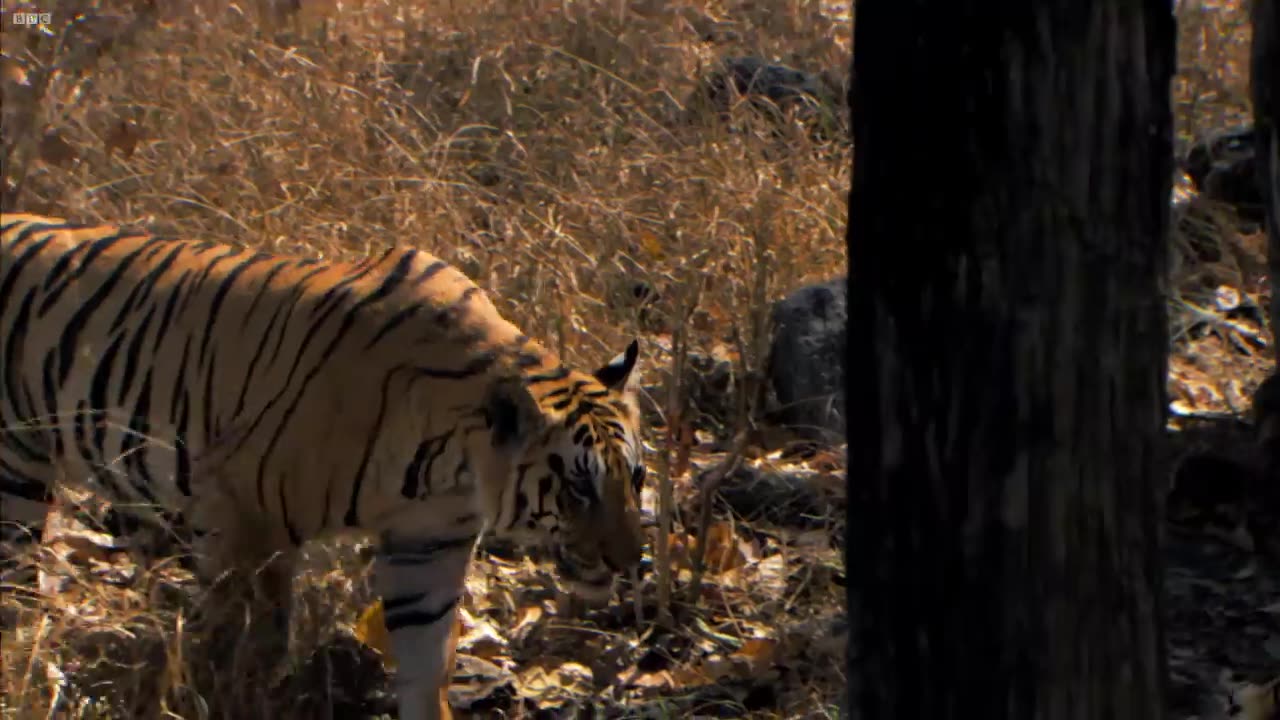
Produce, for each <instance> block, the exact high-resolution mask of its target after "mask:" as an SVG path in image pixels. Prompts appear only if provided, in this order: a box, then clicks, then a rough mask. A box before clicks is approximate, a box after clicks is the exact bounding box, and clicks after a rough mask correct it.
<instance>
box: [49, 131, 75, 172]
mask: <svg viewBox="0 0 1280 720" xmlns="http://www.w3.org/2000/svg"><path fill="white" fill-rule="evenodd" d="M40 159H41V160H43V161H45V162H46V163H48V164H50V165H53V166H55V167H62V166H63V165H69V164H71V162H72V161H74V160H75V159H76V151H75V148H73V147H71V143H69V142H67V139H66V138H64V137H63V136H62V133H61V132H60V131H58V130H55V129H52V128H50V129H49V130H46V131H45V133H44V136H43V137H41V138H40Z"/></svg>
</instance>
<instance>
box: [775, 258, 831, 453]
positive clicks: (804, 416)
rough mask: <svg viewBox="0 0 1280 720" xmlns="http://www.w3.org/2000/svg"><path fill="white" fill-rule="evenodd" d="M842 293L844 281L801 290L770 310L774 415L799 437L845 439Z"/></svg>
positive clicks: (811, 286)
mask: <svg viewBox="0 0 1280 720" xmlns="http://www.w3.org/2000/svg"><path fill="white" fill-rule="evenodd" d="M846 303H847V290H846V281H845V279H844V278H839V279H836V280H831V281H829V282H826V283H822V284H819V285H810V286H808V287H803V288H800V289H799V290H796V291H795V292H793V293H792V294H791V295H788V296H787V297H785V298H783V299H782V300H780V301H778V302H777V303H776V304H775V305H774V306H773V324H774V335H773V345H772V347H771V348H770V352H769V372H768V374H769V383H770V385H771V386H772V389H773V392H774V395H775V396H776V398H777V401H778V405H779V407H778V409H777V410H776V411H775V413H774V416H775V418H776V420H778V421H779V422H780V423H781V424H783V425H786V426H789V427H791V428H793V429H794V430H796V431H797V432H798V433H800V434H802V435H806V436H809V437H818V438H825V439H836V438H839V437H840V436H843V435H844V432H845V418H844V355H845V346H846V342H847V339H846V333H847V330H846V327H845V325H846V319H847V317H848V309H847V304H846Z"/></svg>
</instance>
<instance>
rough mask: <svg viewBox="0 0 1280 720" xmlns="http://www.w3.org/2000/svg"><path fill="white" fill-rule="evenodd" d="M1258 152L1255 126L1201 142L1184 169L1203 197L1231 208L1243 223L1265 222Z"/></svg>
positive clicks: (1217, 134)
mask: <svg viewBox="0 0 1280 720" xmlns="http://www.w3.org/2000/svg"><path fill="white" fill-rule="evenodd" d="M1256 150H1257V140H1256V138H1255V135H1254V131H1253V128H1252V127H1251V126H1245V127H1238V128H1232V129H1229V130H1223V131H1220V132H1216V133H1213V134H1211V135H1208V136H1206V137H1204V138H1201V139H1199V140H1197V141H1196V143H1195V144H1194V145H1192V147H1191V149H1190V150H1189V151H1188V152H1187V156H1186V158H1185V159H1184V160H1183V163H1182V166H1183V169H1185V170H1186V171H1187V175H1189V176H1191V181H1192V183H1194V184H1195V187H1196V189H1197V190H1199V191H1200V193H1201V194H1202V195H1204V196H1206V197H1209V198H1211V199H1213V200H1217V201H1219V202H1222V203H1225V204H1227V205H1231V206H1232V207H1234V208H1235V210H1236V212H1237V214H1239V216H1240V217H1241V218H1242V219H1245V220H1249V221H1251V222H1262V218H1263V205H1262V188H1261V186H1260V184H1259V175H1258V165H1257V156H1256Z"/></svg>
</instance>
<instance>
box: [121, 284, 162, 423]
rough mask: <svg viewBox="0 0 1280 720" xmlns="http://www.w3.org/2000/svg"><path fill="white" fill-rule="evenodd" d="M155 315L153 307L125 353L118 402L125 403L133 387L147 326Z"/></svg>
mask: <svg viewBox="0 0 1280 720" xmlns="http://www.w3.org/2000/svg"><path fill="white" fill-rule="evenodd" d="M154 315H155V308H154V307H152V308H151V310H149V311H148V312H147V315H146V317H144V318H142V323H141V324H139V325H138V328H137V329H136V330H134V331H133V332H134V336H133V342H131V343H129V351H128V352H127V353H125V362H124V373H123V374H121V375H120V392H119V393H118V395H117V397H116V404H124V398H125V395H127V394H128V392H129V390H130V389H131V388H132V387H133V378H134V375H135V374H136V373H137V371H138V357H139V356H140V355H141V354H142V342H143V341H144V340H146V339H147V328H148V327H150V326H151V319H152V318H153V317H154Z"/></svg>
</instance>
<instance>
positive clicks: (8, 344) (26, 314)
mask: <svg viewBox="0 0 1280 720" xmlns="http://www.w3.org/2000/svg"><path fill="white" fill-rule="evenodd" d="M34 299H35V290H31V291H28V292H27V296H26V297H25V298H24V299H23V301H22V304H21V305H20V306H19V307H18V315H17V317H16V318H14V322H13V328H12V329H11V331H10V332H9V335H8V336H7V337H6V338H5V342H4V354H3V357H4V364H3V366H0V373H3V375H4V388H5V393H4V397H5V398H7V399H8V400H7V402H5V403H4V404H3V405H0V409H2V408H9V409H12V411H13V413H12V421H13V422H14V423H16V424H19V425H21V424H26V423H27V422H29V421H31V420H34V419H35V416H36V415H38V414H39V413H38V412H37V410H36V408H35V406H34V405H32V404H31V394H30V392H29V391H28V390H27V388H26V385H25V383H24V384H23V385H22V392H21V393H19V392H18V380H19V372H18V371H17V370H15V368H17V367H18V362H17V355H18V349H19V347H21V346H22V345H23V343H24V341H25V338H26V334H27V328H28V322H29V321H30V315H31V305H32V302H33V301H34ZM24 398H25V399H26V401H27V402H26V407H24V406H23V405H22V404H21V403H22V400H23V399H24ZM8 442H9V447H11V448H16V449H17V451H18V453H19V454H20V455H22V456H23V459H25V460H28V461H35V462H41V461H44V462H47V461H48V460H49V456H48V454H47V453H42V452H40V451H39V450H36V449H35V448H33V447H31V446H30V445H28V444H27V443H26V442H25V441H24V440H22V439H21V436H20V435H19V433H17V432H14V433H12V434H11V435H10V437H9V440H8Z"/></svg>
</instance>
